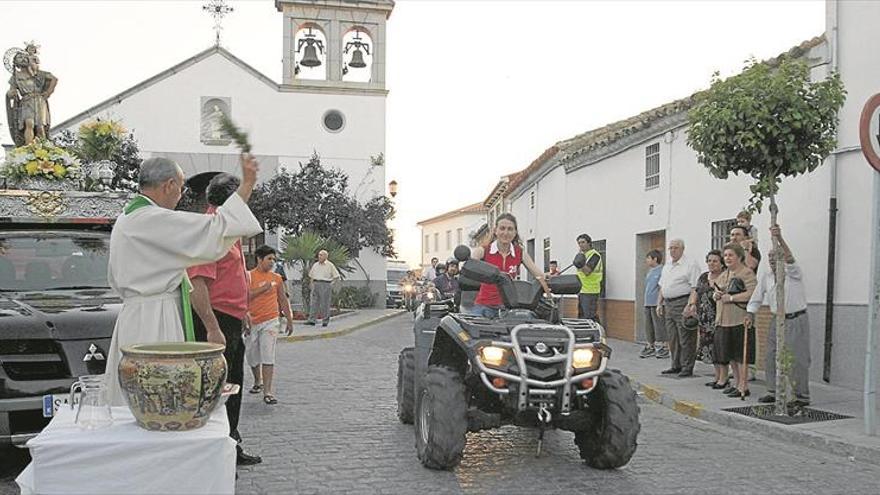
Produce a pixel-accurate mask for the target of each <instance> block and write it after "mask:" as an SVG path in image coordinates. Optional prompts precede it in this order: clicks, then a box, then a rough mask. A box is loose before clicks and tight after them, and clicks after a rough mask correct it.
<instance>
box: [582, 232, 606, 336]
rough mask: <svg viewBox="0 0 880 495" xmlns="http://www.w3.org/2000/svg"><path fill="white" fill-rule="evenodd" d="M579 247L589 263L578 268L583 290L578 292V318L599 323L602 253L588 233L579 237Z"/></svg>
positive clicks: (602, 270) (602, 268)
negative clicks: (594, 247) (595, 246)
mask: <svg viewBox="0 0 880 495" xmlns="http://www.w3.org/2000/svg"><path fill="white" fill-rule="evenodd" d="M577 243H578V248H579V249H580V250H581V252H582V253H584V256H585V257H586V258H587V264H586V265H584V267H583V268H581V269H580V270H578V272H577V275H578V278H579V279H580V280H581V292H580V294H578V318H583V319H588V320H593V321H595V322H596V323H599V295H600V293H601V292H602V275H603V272H604V266H603V263H602V255H601V254H599V251H596V250H595V249H593V239H592V238H591V237H590V236H589V235H587V234H581V235H579V236H578V237H577Z"/></svg>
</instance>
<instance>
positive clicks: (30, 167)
mask: <svg viewBox="0 0 880 495" xmlns="http://www.w3.org/2000/svg"><path fill="white" fill-rule="evenodd" d="M39 168H40V166H39V165H37V162H35V161H29V162H27V165H25V166H24V169H25V171H27V173H28V175H37V171H38V170H39Z"/></svg>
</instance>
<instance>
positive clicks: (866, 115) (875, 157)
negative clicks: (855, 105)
mask: <svg viewBox="0 0 880 495" xmlns="http://www.w3.org/2000/svg"><path fill="white" fill-rule="evenodd" d="M878 108H880V93H877V94H876V95H874V96H872V97H871V98H869V99H868V102H867V103H865V107H864V108H862V116H861V118H859V143H860V144H861V145H862V153H864V155H865V158H866V159H867V160H868V163H869V164H870V165H871V166H872V167H874V170H876V171H877V172H880V154H878V153H877V148H875V147H874V142H875V141H876V142H877V145H878V146H880V129H878V135H874V136H872V135H871V122H872V121H873V120H874V115H875V114H876V113H877V109H878ZM878 123H880V118H878Z"/></svg>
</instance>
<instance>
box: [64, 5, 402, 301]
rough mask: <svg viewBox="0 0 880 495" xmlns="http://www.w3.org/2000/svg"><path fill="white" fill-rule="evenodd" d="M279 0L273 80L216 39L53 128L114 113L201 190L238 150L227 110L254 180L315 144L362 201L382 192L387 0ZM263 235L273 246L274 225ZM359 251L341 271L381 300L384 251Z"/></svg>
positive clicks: (146, 150) (305, 154)
mask: <svg viewBox="0 0 880 495" xmlns="http://www.w3.org/2000/svg"><path fill="white" fill-rule="evenodd" d="M275 8H276V9H277V11H278V13H279V15H281V16H283V19H284V22H283V29H282V32H281V33H280V34H281V36H280V37H279V40H278V41H279V46H280V48H281V49H282V53H283V56H282V64H283V72H282V74H283V76H282V80H281V82H280V83H279V82H276V81H274V80H272V79H270V78H269V77H267V76H266V75H264V74H262V73H260V72H259V71H257V70H256V69H254V68H253V67H251V66H250V65H248V64H247V62H245V61H244V60H241V59H240V58H238V57H236V56H235V55H233V54H232V53H231V52H229V51H228V50H226V49H225V48H223V47H221V46H220V44H219V42H218V43H217V44H216V45H215V46H212V47H210V48H208V49H207V50H205V51H203V52H201V53H197V54H195V55H193V56H192V57H190V58H188V59H186V60H184V61H182V62H180V63H179V64H177V65H175V66H173V67H170V68H168V69H167V70H165V71H164V72H161V73H159V74H156V75H155V76H153V77H151V78H149V79H147V80H146V81H143V82H142V83H140V84H138V85H136V86H134V87H132V88H130V89H128V90H126V91H123V92H122V93H119V94H117V95H115V96H113V97H111V98H109V99H107V100H106V101H103V102H100V103H98V104H96V105H95V106H93V107H91V108H88V109H86V110H84V111H83V112H81V113H79V114H77V115H75V116H74V117H72V118H70V119H68V120H66V121H64V122H62V123H60V124H58V125H56V126H55V127H54V128H53V129H52V132H53V133H56V132H60V131H63V130H65V129H70V130H73V131H76V130H77V129H78V128H79V126H80V125H81V124H82V123H84V122H86V121H88V120H91V119H94V118H104V119H115V120H118V121H121V122H122V123H123V125H125V126H126V127H127V128H129V129H133V130H134V131H135V133H136V134H135V135H136V138H137V140H138V145H139V147H140V151H141V156H142V157H143V158H149V157H151V156H164V157H168V158H171V159H173V160H175V161H176V162H177V163H179V164H180V166H181V167H182V168H183V171H184V174H185V175H186V177H187V180H188V185H189V186H190V187H191V188H193V189H195V190H199V189H201V190H204V187H205V186H206V185H207V182H208V180H210V178H211V177H212V176H213V175H215V174H216V173H218V172H230V173H235V174H237V173H238V167H239V165H238V154H239V153H238V150H237V149H236V147H235V145H234V143H232V142H231V141H230V140H229V139H227V138H226V137H225V135H224V134H223V133H222V132H220V128H219V120H220V119H219V117H220V116H221V115H222V114H226V115H229V116H231V118H232V119H233V120H234V121H235V122H236V123H238V124H239V125H241V126H242V127H243V128H245V129H246V130H247V131H248V133H249V135H250V136H251V141H252V142H251V144H252V145H253V149H254V154H255V155H256V157H257V159H258V161H259V162H260V165H261V168H260V180H266V179H268V178H270V177H272V176H273V175H274V174H276V173H277V172H278V171H279V170H281V169H283V168H285V167H286V168H288V169H291V170H292V169H295V168H296V167H297V166H298V164H299V163H300V162H302V163H305V162H307V161H308V160H309V158H310V157H311V155H312V154H313V153H315V152H317V153H318V154H319V155H320V157H321V163H322V165H323V166H325V167H328V168H335V169H340V170H342V171H344V172H345V173H346V174H348V177H349V183H350V184H351V185H352V189H353V190H354V192H355V194H356V195H357V198H358V200H360V201H361V202H365V201H367V200H369V199H370V198H372V197H375V196H377V195H383V194H385V170H384V167H383V166H377V165H373V160H371V158H373V157H379V155H384V152H385V108H386V104H385V102H386V97H387V95H388V90H387V89H386V87H385V60H386V44H385V23H386V21H387V20H388V18H389V16H390V15H391V11H392V10H393V8H394V2H393V1H392V0H356V1H355V0H275ZM218 41H219V40H218ZM265 240H266V242H267V243H269V244H270V245H274V246H276V247H278V246H279V239H278V238H277V236H275V235H274V234H273V233H267V234H266V239H265ZM262 241H263V239H255V240H253V241H252V242H251V245H250V246H248V247H247V248H246V249H248V250H250V249H253V248H254V247H255V245H256V244H257V243H258V242H262ZM358 261H359V262H360V265H361V266H363V268H364V270H363V271H361V270H356V271H355V272H352V273H350V274H348V275H347V281H346V283H347V284H352V285H356V286H363V285H364V283H365V282H367V281H369V284H370V288H371V291H372V292H373V293H375V294H376V295H377V298H376V300H377V301H379V302H382V301H384V300H385V297H384V295H385V278H386V271H385V259H384V258H383V257H382V256H381V255H379V254H377V253H375V252H374V251H373V250H371V249H365V250H363V251H361V253H359V257H358ZM365 272H366V273H365Z"/></svg>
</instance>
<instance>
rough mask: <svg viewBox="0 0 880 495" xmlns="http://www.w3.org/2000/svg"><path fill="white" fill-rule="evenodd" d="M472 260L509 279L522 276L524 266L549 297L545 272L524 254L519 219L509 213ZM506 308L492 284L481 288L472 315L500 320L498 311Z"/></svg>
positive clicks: (499, 218) (477, 249)
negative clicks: (490, 240)
mask: <svg viewBox="0 0 880 495" xmlns="http://www.w3.org/2000/svg"><path fill="white" fill-rule="evenodd" d="M471 258H473V259H481V260H483V261H485V262H487V263H489V264H492V265H495V266H496V267H498V269H499V270H501V271H502V272H503V273H506V274H507V275H508V276H509V277H510V278H516V276H517V275H519V265H520V264H523V265H525V267H526V269H527V270H528V271H529V273H531V274H532V275H533V276H534V277H535V279H536V280H538V282H539V283H540V284H541V287H543V288H544V293H545V294H548V295H549V294H550V287H549V286H548V285H547V281H546V280H544V272H543V271H541V270H540V269H539V268H538V266H537V265H535V262H534V261H532V258H530V257H529V255H528V254H526V253H525V252H523V248H522V243H521V242H520V239H519V234H517V231H516V217H514V216H513V215H511V214H510V213H504V214H502V215H500V216H499V217H498V220H497V221H496V222H495V231H494V232H493V233H492V242H491V243H490V244H489V245H488V246H483V247H477V248H474V250H473V251H472V252H471ZM503 306H504V304H503V302H502V301H501V295H500V294H499V293H498V287H496V286H495V285H492V284H480V292H478V293H477V298H476V299H475V300H474V305H473V307H472V308H471V314H473V315H476V316H483V317H486V318H495V317H497V316H498V310H499V309H501V308H502V307H503Z"/></svg>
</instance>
